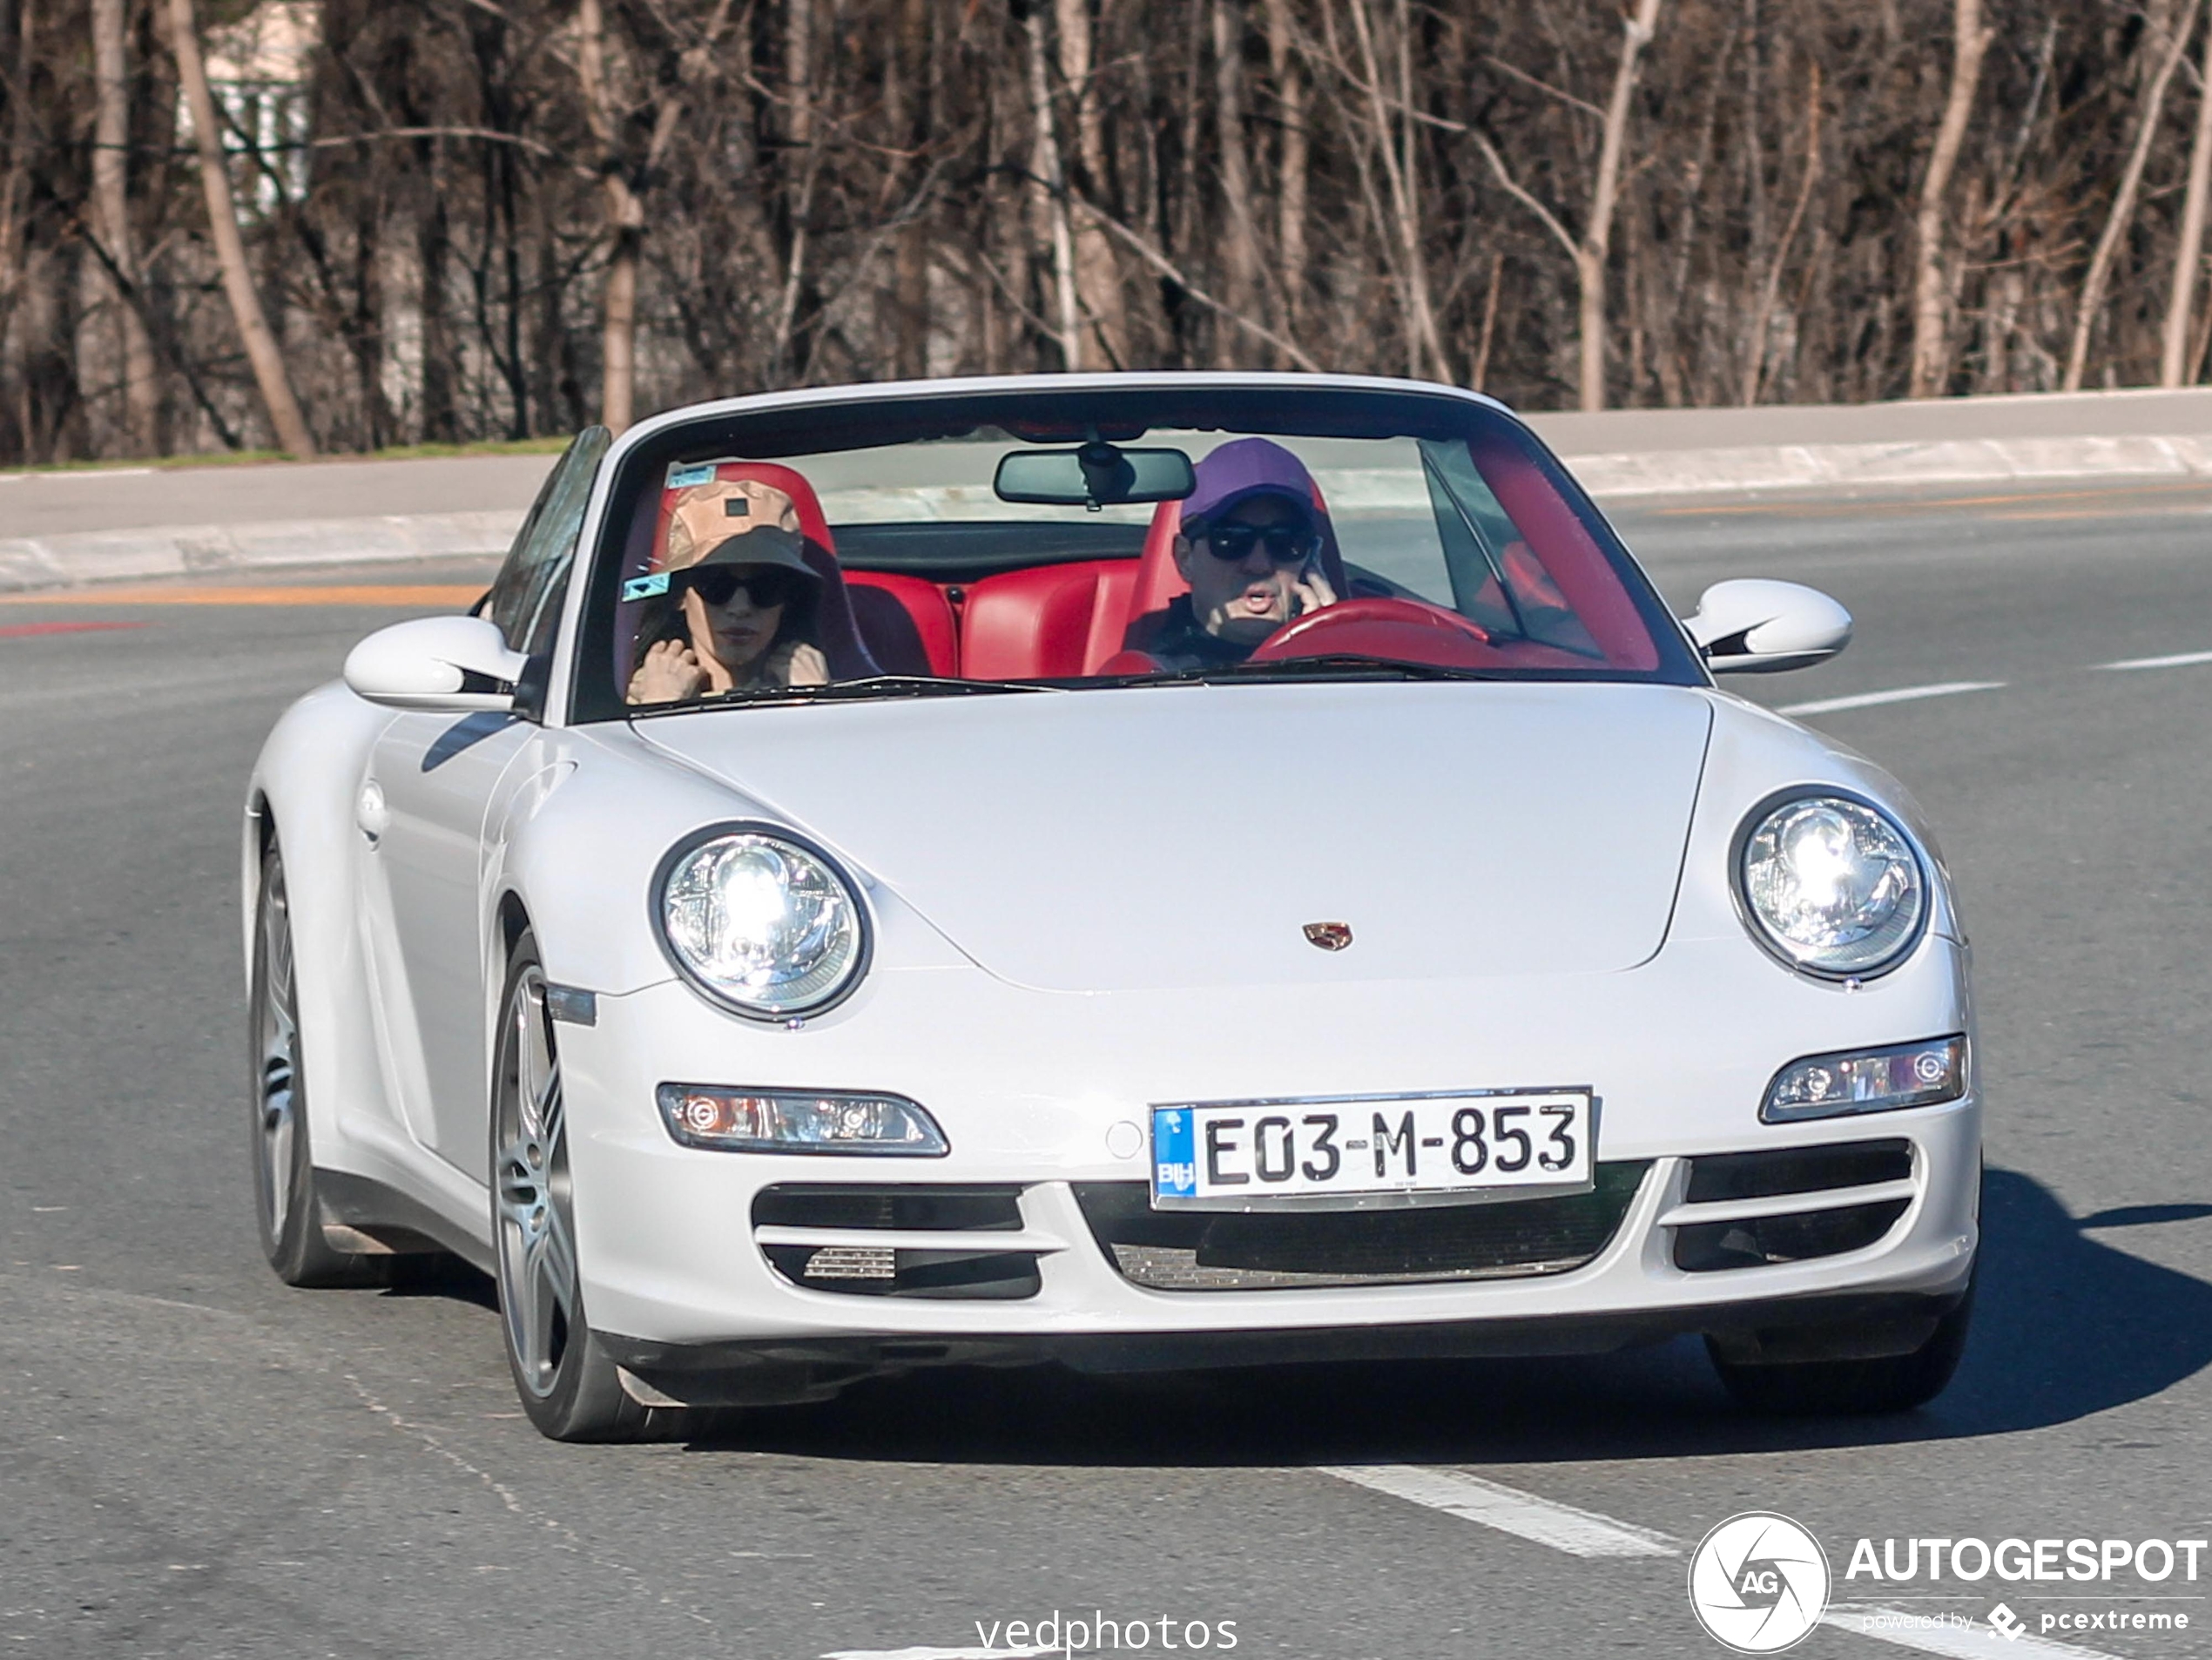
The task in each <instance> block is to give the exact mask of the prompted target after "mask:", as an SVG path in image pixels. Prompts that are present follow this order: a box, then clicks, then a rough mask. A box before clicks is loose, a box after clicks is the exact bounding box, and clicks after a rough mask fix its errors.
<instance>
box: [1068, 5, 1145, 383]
mask: <svg viewBox="0 0 2212 1660" xmlns="http://www.w3.org/2000/svg"><path fill="white" fill-rule="evenodd" d="M1056 11H1057V21H1058V24H1059V35H1060V78H1061V79H1062V81H1064V82H1066V83H1067V85H1068V95H1069V99H1070V101H1071V102H1072V103H1073V104H1074V105H1075V129H1076V131H1075V137H1076V159H1077V161H1078V162H1079V163H1080V164H1081V165H1082V183H1083V189H1082V191H1081V192H1077V193H1076V195H1077V199H1076V201H1074V202H1073V203H1071V204H1070V205H1069V221H1070V223H1071V224H1072V225H1073V226H1074V228H1075V237H1076V300H1077V301H1078V302H1079V303H1080V305H1081V306H1082V311H1083V314H1084V315H1085V317H1087V318H1088V319H1089V325H1090V327H1089V334H1090V337H1091V338H1092V340H1094V341H1096V343H1097V346H1098V354H1099V356H1100V358H1101V359H1102V361H1103V362H1104V363H1105V364H1106V365H1107V366H1108V367H1110V368H1124V367H1126V366H1127V364H1128V362H1129V307H1128V303H1127V301H1126V300H1125V299H1124V297H1123V287H1122V271H1121V262H1120V261H1119V260H1116V258H1115V255H1114V245H1113V242H1112V240H1110V239H1109V237H1108V236H1107V234H1106V227H1105V226H1103V224H1101V223H1100V222H1099V217H1098V214H1097V213H1096V212H1095V211H1093V209H1092V208H1091V206H1090V202H1091V200H1094V199H1096V200H1099V201H1102V202H1103V199H1104V197H1105V192H1106V112H1105V106H1104V105H1103V102H1102V101H1101V100H1100V98H1099V96H1098V88H1097V86H1096V84H1095V83H1094V81H1093V79H1092V71H1093V65H1094V62H1095V60H1096V57H1097V53H1096V51H1095V50H1094V48H1093V43H1092V40H1091V30H1090V9H1089V5H1088V4H1087V3H1086V0H1057V4H1056Z"/></svg>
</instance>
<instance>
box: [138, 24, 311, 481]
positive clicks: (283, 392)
mask: <svg viewBox="0 0 2212 1660" xmlns="http://www.w3.org/2000/svg"><path fill="white" fill-rule="evenodd" d="M169 49H170V51H171V52H172V54H173V55H174V56H175V57H176V60H177V75H178V78H179V80H181V81H182V82H183V84H184V90H185V109H186V111H187V112H188V113H189V114H190V115H191V117H192V147H193V148H194V149H195V150H196V151H198V152H199V183H200V189H201V191H202V192H203V193H204V194H205V195H206V199H207V228H208V233H209V234H210V236H211V237H212V240H213V241H214V244H215V257H216V260H217V262H218V263H219V265H220V266H221V267H222V273H223V293H224V294H225V296H226V298H227V299H228V300H230V306H231V316H232V318H233V321H235V322H236V324H237V327H238V333H239V339H240V340H241V341H244V342H245V345H246V361H248V362H250V363H251V364H252V365H253V380H254V383H255V384H256V385H257V386H258V387H259V388H260V392H261V404H262V408H264V409H265V410H266V413H267V415H268V417H269V426H270V428H272V429H273V431H274V432H275V434H276V441H277V446H278V448H280V449H284V450H287V451H288V452H290V453H291V454H292V455H296V456H299V457H300V458H302V459H307V458H308V457H311V456H313V455H314V453H315V441H314V437H313V436H312V435H310V434H309V433H308V431H307V417H306V416H304V415H301V414H300V402H299V400H298V399H297V398H296V397H294V396H293V391H292V380H291V377H290V376H289V375H287V373H286V371H285V366H284V353H283V351H282V349H281V348H280V347H279V346H278V344H277V338H276V335H275V334H273V333H272V332H271V330H270V328H269V321H268V318H267V317H266V315H265V314H263V312H262V310H261V296H260V294H259V293H257V292H256V291H255V289H254V287H253V269H252V267H250V266H248V265H247V263H246V239H245V238H244V237H243V236H241V235H240V234H239V228H238V209H237V206H236V204H235V203H234V202H233V199H232V198H231V177H230V169H229V165H228V163H227V162H226V160H225V159H224V157H223V145H222V136H221V129H219V127H218V126H217V125H216V124H215V97H214V94H213V92H212V91H210V89H209V87H208V84H207V65H206V61H205V60H204V59H203V58H202V57H200V55H199V26H198V25H197V24H195V23H194V22H193V21H192V0H169Z"/></svg>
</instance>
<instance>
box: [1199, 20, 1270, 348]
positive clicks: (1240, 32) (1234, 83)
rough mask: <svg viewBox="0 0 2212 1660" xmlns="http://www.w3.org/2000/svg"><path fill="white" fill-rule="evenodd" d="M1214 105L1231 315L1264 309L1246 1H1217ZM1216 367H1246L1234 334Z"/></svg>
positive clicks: (1217, 341) (1217, 338) (1224, 341)
mask: <svg viewBox="0 0 2212 1660" xmlns="http://www.w3.org/2000/svg"><path fill="white" fill-rule="evenodd" d="M1211 24H1212V28H1213V94H1214V96H1213V105H1214V127H1215V133H1216V142H1217V152H1218V154H1219V155H1220V157H1221V199H1222V206H1224V208H1225V209H1226V210H1227V212H1226V213H1224V215H1223V216H1222V224H1221V226H1220V233H1221V241H1220V253H1221V281H1222V299H1223V300H1224V301H1226V302H1227V304H1228V306H1229V308H1230V309H1231V311H1234V312H1238V313H1240V314H1245V315H1251V314H1254V313H1256V312H1258V309H1259V281H1260V274H1259V273H1260V265H1259V236H1258V227H1257V226H1256V224H1255V222H1254V217H1253V213H1252V175H1251V150H1250V145H1251V137H1250V134H1249V132H1248V131H1247V129H1246V127H1245V124H1244V8H1243V5H1242V4H1241V3H1240V0H1213V3H1212V6H1211ZM1214 362H1215V363H1216V365H1217V366H1218V367H1219V368H1243V367H1244V343H1243V341H1241V340H1240V339H1239V338H1238V331H1237V330H1234V329H1227V328H1223V329H1217V330H1216V331H1215V334H1214Z"/></svg>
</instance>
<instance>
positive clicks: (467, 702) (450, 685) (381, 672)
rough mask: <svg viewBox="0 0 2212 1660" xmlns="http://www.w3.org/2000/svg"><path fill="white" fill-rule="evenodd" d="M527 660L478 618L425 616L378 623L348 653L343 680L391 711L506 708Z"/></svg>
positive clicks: (458, 711) (511, 703)
mask: <svg viewBox="0 0 2212 1660" xmlns="http://www.w3.org/2000/svg"><path fill="white" fill-rule="evenodd" d="M528 662H529V658H526V657H524V656H523V654H522V653H521V652H520V651H509V650H508V649H507V641H506V638H505V637H503V636H502V634H501V633H500V631H499V629H498V627H497V625H496V624H492V623H489V622H487V621H485V620H484V619H483V618H482V617H418V618H417V619H415V621H414V622H411V623H395V624H392V626H391V627H389V628H380V629H378V630H377V631H376V632H375V633H374V634H372V635H370V636H369V637H368V638H367V639H365V640H363V641H362V642H361V644H358V645H356V646H355V647H354V649H353V650H352V651H348V652H347V654H346V684H347V685H348V686H350V687H352V688H353V691H354V695H355V696H357V697H362V698H368V700H369V702H371V703H378V704H382V705H385V706H386V707H387V708H390V709H424V710H430V711H434V712H449V713H454V714H465V713H468V712H471V711H475V710H480V709H502V710H503V709H511V708H513V707H514V706H515V687H516V682H518V681H519V680H520V679H521V678H523V665H525V664H527V663H528Z"/></svg>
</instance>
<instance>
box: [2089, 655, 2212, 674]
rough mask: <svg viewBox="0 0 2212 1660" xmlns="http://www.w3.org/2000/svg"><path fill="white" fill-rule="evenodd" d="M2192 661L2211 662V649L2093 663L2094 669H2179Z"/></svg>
mask: <svg viewBox="0 0 2212 1660" xmlns="http://www.w3.org/2000/svg"><path fill="white" fill-rule="evenodd" d="M2192 663H2212V651H2177V652H2175V654H2174V655H2173V656H2172V657H2131V658H2122V659H2121V661H2120V662H2117V663H2093V664H2091V665H2089V666H2090V667H2092V668H2094V669H2123V670H2124V669H2179V668H2185V667H2187V666H2188V665H2189V664H2192Z"/></svg>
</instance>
